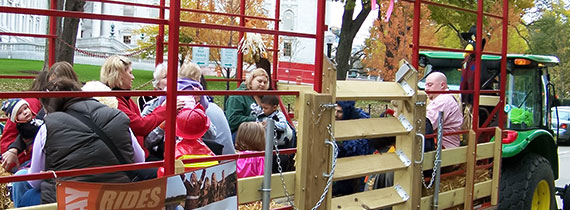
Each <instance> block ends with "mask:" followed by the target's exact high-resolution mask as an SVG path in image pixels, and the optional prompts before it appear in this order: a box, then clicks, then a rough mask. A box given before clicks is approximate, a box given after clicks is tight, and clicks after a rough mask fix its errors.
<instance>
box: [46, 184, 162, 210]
mask: <svg viewBox="0 0 570 210" xmlns="http://www.w3.org/2000/svg"><path fill="white" fill-rule="evenodd" d="M165 196H166V178H165V177H163V178H158V179H153V180H148V181H142V182H136V183H121V184H112V183H86V182H73V181H61V182H59V185H58V186H57V201H58V205H57V207H58V210H71V209H85V210H99V209H125V210H126V209H149V210H154V209H156V210H160V209H163V208H164V198H165Z"/></svg>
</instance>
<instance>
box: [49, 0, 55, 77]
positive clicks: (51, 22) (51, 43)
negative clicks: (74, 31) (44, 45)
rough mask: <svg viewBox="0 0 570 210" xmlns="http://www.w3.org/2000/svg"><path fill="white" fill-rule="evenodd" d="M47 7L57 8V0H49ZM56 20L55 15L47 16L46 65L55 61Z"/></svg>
mask: <svg viewBox="0 0 570 210" xmlns="http://www.w3.org/2000/svg"><path fill="white" fill-rule="evenodd" d="M49 8H50V9H51V10H57V0H50V5H49ZM56 20H57V17H55V16H49V35H50V36H52V37H50V38H49V42H48V66H49V67H51V66H52V65H53V64H54V63H55V41H56V35H57V34H56V32H57V30H56V24H55V23H56Z"/></svg>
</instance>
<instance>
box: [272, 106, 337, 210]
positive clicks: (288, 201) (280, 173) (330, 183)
mask: <svg viewBox="0 0 570 210" xmlns="http://www.w3.org/2000/svg"><path fill="white" fill-rule="evenodd" d="M319 107H320V110H319V113H318V114H316V115H317V117H316V118H315V117H314V116H315V112H314V110H311V114H312V115H313V123H314V124H315V125H318V124H319V122H320V121H321V117H322V115H323V113H324V112H325V111H326V110H327V109H328V108H330V107H329V106H327V105H322V104H321V105H320V106H319ZM273 132H274V134H273V143H274V144H273V146H274V147H275V155H276V157H277V158H276V159H277V170H278V172H279V177H280V178H281V185H282V186H283V191H284V192H285V197H286V198H287V203H289V205H291V206H292V207H293V209H295V210H299V209H298V208H297V207H296V206H295V203H293V200H292V199H291V195H290V194H289V191H288V190H287V186H286V184H285V177H284V176H283V167H281V158H280V157H279V148H278V146H277V145H278V140H277V131H276V130H273ZM327 132H328V133H329V135H330V137H331V139H332V141H331V145H332V146H333V158H332V164H331V171H330V173H329V177H328V179H327V184H326V186H325V188H324V190H323V194H321V197H320V198H319V201H317V203H316V204H315V206H314V207H313V208H311V210H316V209H318V208H319V207H320V206H321V204H322V203H323V201H324V200H325V198H326V196H327V194H328V192H329V188H330V187H331V185H332V180H333V175H334V171H335V167H336V158H337V156H338V145H337V144H336V139H335V137H334V134H333V130H332V124H330V123H329V124H328V126H327Z"/></svg>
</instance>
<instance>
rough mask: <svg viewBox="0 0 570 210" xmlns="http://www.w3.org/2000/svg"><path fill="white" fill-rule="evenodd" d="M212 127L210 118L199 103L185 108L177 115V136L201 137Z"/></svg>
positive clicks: (186, 137)
mask: <svg viewBox="0 0 570 210" xmlns="http://www.w3.org/2000/svg"><path fill="white" fill-rule="evenodd" d="M208 128H210V119H208V117H207V116H206V111H205V110H204V107H202V105H200V104H199V103H198V104H197V105H196V106H195V107H194V108H184V109H182V110H181V111H180V112H179V113H178V115H177V116H176V136H179V137H182V138H185V139H199V138H201V137H202V136H203V135H204V134H205V133H206V131H208Z"/></svg>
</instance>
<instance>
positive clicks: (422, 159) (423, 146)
mask: <svg viewBox="0 0 570 210" xmlns="http://www.w3.org/2000/svg"><path fill="white" fill-rule="evenodd" d="M416 136H419V137H422V154H421V159H420V160H419V161H417V160H414V162H415V163H416V164H420V163H422V162H424V152H425V149H426V148H425V143H426V137H425V136H424V135H423V134H421V133H416Z"/></svg>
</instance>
